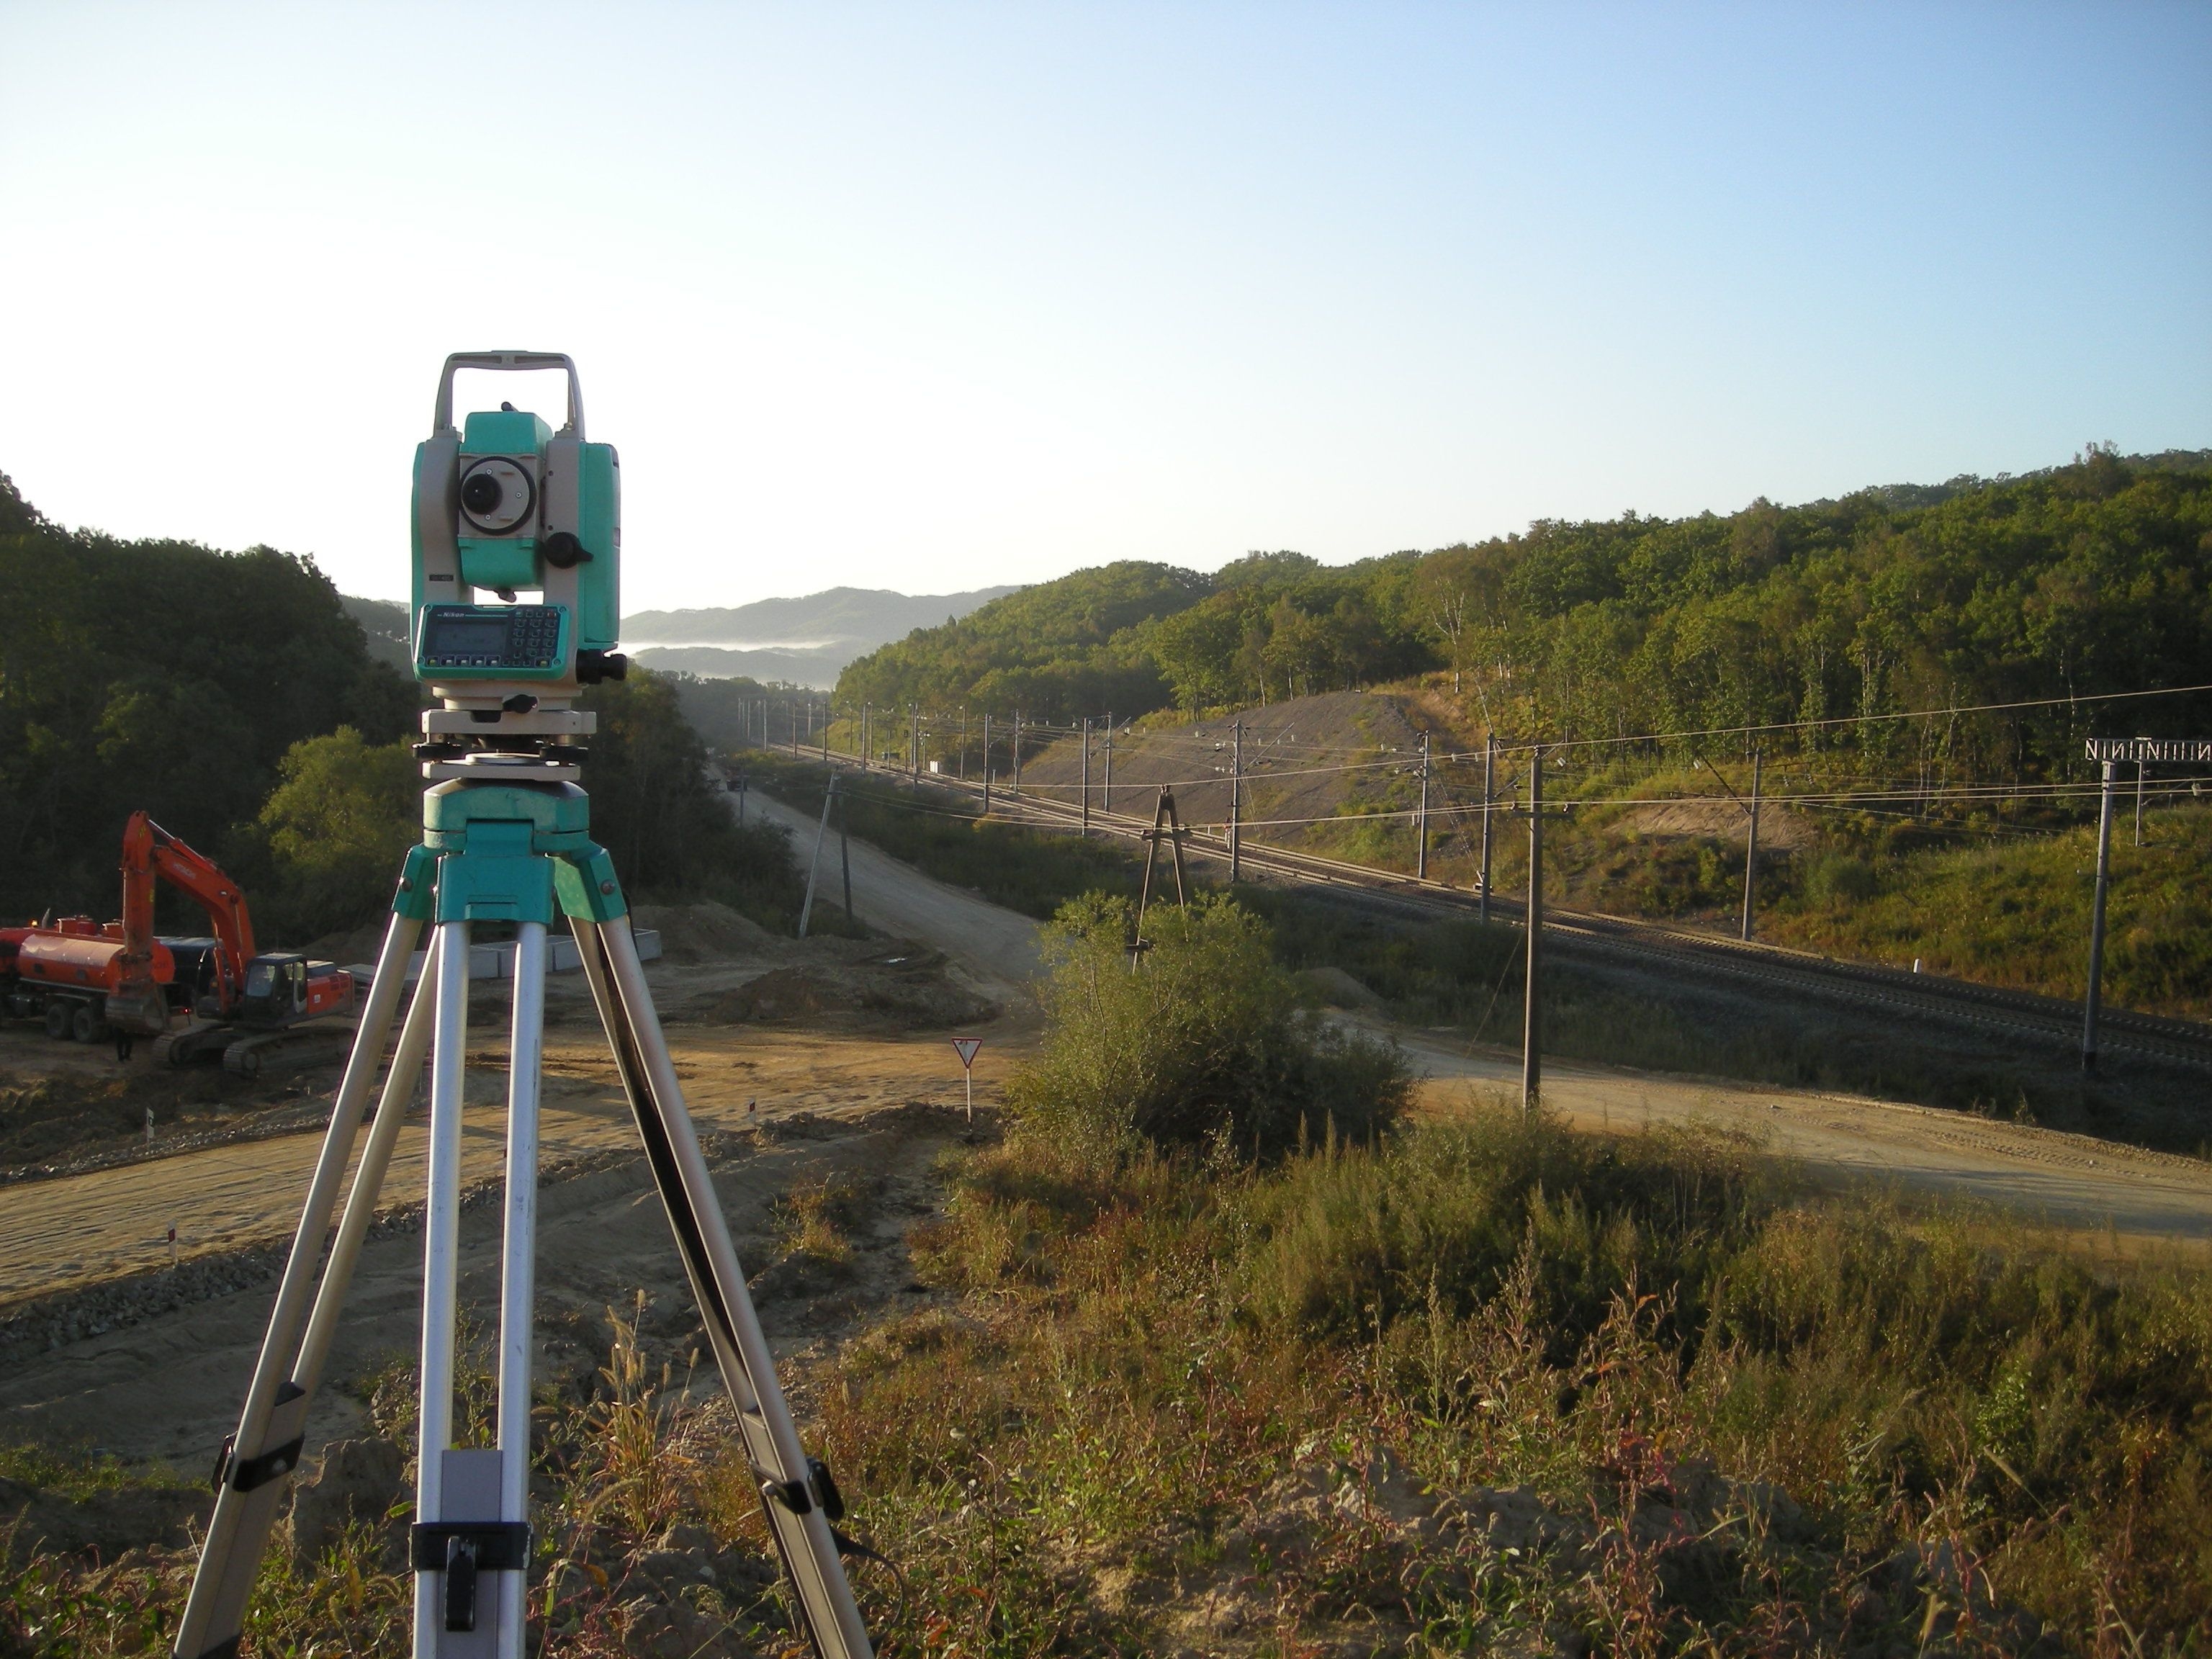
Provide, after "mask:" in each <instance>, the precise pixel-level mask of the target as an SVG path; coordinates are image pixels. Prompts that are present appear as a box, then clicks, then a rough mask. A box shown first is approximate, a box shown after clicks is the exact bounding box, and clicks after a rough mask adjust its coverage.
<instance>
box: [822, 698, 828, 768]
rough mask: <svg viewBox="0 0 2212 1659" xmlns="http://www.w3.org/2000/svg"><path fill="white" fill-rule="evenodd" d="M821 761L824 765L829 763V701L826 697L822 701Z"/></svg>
mask: <svg viewBox="0 0 2212 1659" xmlns="http://www.w3.org/2000/svg"><path fill="white" fill-rule="evenodd" d="M822 763H823V765H824V766H827V765H829V700H828V699H827V698H824V699H823V703H822Z"/></svg>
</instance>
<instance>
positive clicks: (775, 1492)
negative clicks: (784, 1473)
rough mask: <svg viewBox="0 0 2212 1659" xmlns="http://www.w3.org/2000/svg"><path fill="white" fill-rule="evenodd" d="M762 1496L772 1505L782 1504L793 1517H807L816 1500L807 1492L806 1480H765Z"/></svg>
mask: <svg viewBox="0 0 2212 1659" xmlns="http://www.w3.org/2000/svg"><path fill="white" fill-rule="evenodd" d="M761 1495H762V1496H763V1497H764V1498H767V1499H768V1500H769V1502H770V1503H772V1504H782V1505H783V1506H784V1508H786V1509H787V1510H790V1511H791V1512H792V1513H793V1515H805V1514H806V1513H808V1512H809V1511H810V1510H812V1509H813V1507H814V1499H813V1498H811V1497H810V1496H809V1495H808V1493H807V1491H806V1483H805V1481H804V1480H763V1481H762V1482H761Z"/></svg>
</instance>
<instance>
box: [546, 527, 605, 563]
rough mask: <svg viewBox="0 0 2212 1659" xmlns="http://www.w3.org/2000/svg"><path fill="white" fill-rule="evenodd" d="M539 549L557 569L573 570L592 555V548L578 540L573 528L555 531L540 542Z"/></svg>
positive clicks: (547, 561)
mask: <svg viewBox="0 0 2212 1659" xmlns="http://www.w3.org/2000/svg"><path fill="white" fill-rule="evenodd" d="M538 554H539V556H542V557H543V558H544V561H545V562H546V563H548V564H550V565H551V566H552V567H553V568H555V569H556V570H572V569H574V568H575V567H576V566H578V565H580V564H583V563H585V562H587V561H588V560H589V559H590V558H591V556H592V550H591V549H589V548H588V547H586V546H585V545H584V544H583V543H581V542H580V541H578V540H577V539H576V535H575V532H574V531H571V530H556V531H555V532H553V533H552V534H551V535H550V536H548V537H547V538H545V539H544V541H542V542H540V543H539V544H538Z"/></svg>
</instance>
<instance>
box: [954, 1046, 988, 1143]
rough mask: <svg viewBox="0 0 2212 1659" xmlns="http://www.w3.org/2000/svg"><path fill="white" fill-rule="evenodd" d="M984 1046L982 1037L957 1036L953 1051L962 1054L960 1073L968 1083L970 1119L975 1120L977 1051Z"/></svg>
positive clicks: (972, 1121)
mask: <svg viewBox="0 0 2212 1659" xmlns="http://www.w3.org/2000/svg"><path fill="white" fill-rule="evenodd" d="M982 1046H983V1039H982V1038H981V1037H955V1038H953V1039H952V1052H953V1053H954V1054H957V1055H959V1056H960V1074H961V1076H962V1077H963V1078H964V1079H967V1083H968V1121H969V1124H970V1125H973V1124H974V1123H975V1051H976V1050H977V1049H978V1048H981V1047H982Z"/></svg>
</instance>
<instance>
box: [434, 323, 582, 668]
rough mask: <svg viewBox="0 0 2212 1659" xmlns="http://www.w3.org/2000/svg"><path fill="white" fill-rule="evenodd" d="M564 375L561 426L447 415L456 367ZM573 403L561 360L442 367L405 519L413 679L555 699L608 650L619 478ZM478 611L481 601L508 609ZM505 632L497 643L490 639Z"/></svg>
mask: <svg viewBox="0 0 2212 1659" xmlns="http://www.w3.org/2000/svg"><path fill="white" fill-rule="evenodd" d="M456 367H459V368H470V367H500V368H540V367H543V368H554V367H560V368H567V369H568V374H569V410H568V422H567V423H566V424H564V425H563V426H562V428H560V429H559V430H558V431H556V430H554V429H553V428H550V427H549V426H547V425H546V423H545V422H544V421H543V420H541V419H539V418H538V416H536V415H534V414H532V413H531V412H530V411H529V410H518V409H516V408H514V407H513V405H511V404H502V405H501V407H500V408H498V409H495V410H478V411H477V412H475V413H473V414H471V415H469V416H466V418H465V422H463V424H462V425H461V426H460V427H459V428H456V427H455V426H454V424H453V419H452V416H451V412H450V399H451V388H452V378H453V369H454V368H456ZM580 403H581V397H580V392H577V390H576V382H575V374H574V367H573V366H572V365H570V364H569V363H568V359H567V358H565V357H559V356H554V355H552V354H550V353H547V354H538V353H524V352H513V353H478V354H463V355H459V356H456V357H455V358H454V359H452V360H449V361H448V363H447V372H446V378H445V380H444V381H442V382H441V387H440V394H439V407H438V413H437V418H436V421H435V424H434V426H433V428H432V431H431V435H430V436H429V437H428V439H426V440H424V441H422V443H421V444H420V445H418V446H417V447H416V452H415V496H414V512H413V515H412V518H413V551H414V560H413V566H414V606H413V616H414V623H415V654H416V677H417V678H420V679H422V680H423V681H425V682H426V683H428V684H430V685H431V686H432V687H433V688H434V690H435V689H436V688H439V687H441V686H450V687H452V688H453V690H455V692H456V693H458V694H459V696H462V697H463V698H466V697H468V696H470V694H471V692H482V693H488V692H489V690H490V688H491V686H492V685H493V684H496V683H500V682H507V683H517V682H519V683H521V684H525V685H526V686H528V687H529V688H530V689H531V690H532V691H533V692H534V693H536V694H537V695H538V696H540V697H545V696H556V697H557V696H562V694H563V690H564V688H573V687H574V686H575V685H577V684H579V683H581V684H591V683H592V681H593V680H594V679H595V678H597V677H598V676H597V674H596V671H595V670H596V667H597V665H598V664H599V662H600V661H601V660H602V659H604V658H605V656H606V655H607V653H610V652H611V651H612V649H613V648H614V647H615V645H616V644H617V640H618V637H619V635H618V629H619V625H620V620H621V609H622V488H621V471H620V465H619V463H618V461H617V458H616V454H615V450H614V447H613V446H612V445H611V444H595V443H589V442H586V441H585V438H584V434H583V410H582V409H581V407H580ZM524 590H530V591H532V592H534V593H535V594H536V595H538V599H536V600H535V601H534V602H529V603H526V604H525V605H524V606H523V608H522V612H521V613H519V614H516V615H513V616H503V615H501V614H497V613H494V612H492V611H490V610H489V608H488V607H480V606H478V605H477V604H476V600H477V596H478V594H479V592H482V593H483V594H486V595H493V594H495V595H497V596H498V598H499V599H501V601H503V602H504V604H505V605H507V606H513V605H515V604H516V596H517V594H518V592H522V591H524ZM502 623H504V625H505V628H506V630H507V635H511V637H507V636H502V637H500V638H494V637H493V635H495V634H498V633H499V632H500V625H501V624H502Z"/></svg>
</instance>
